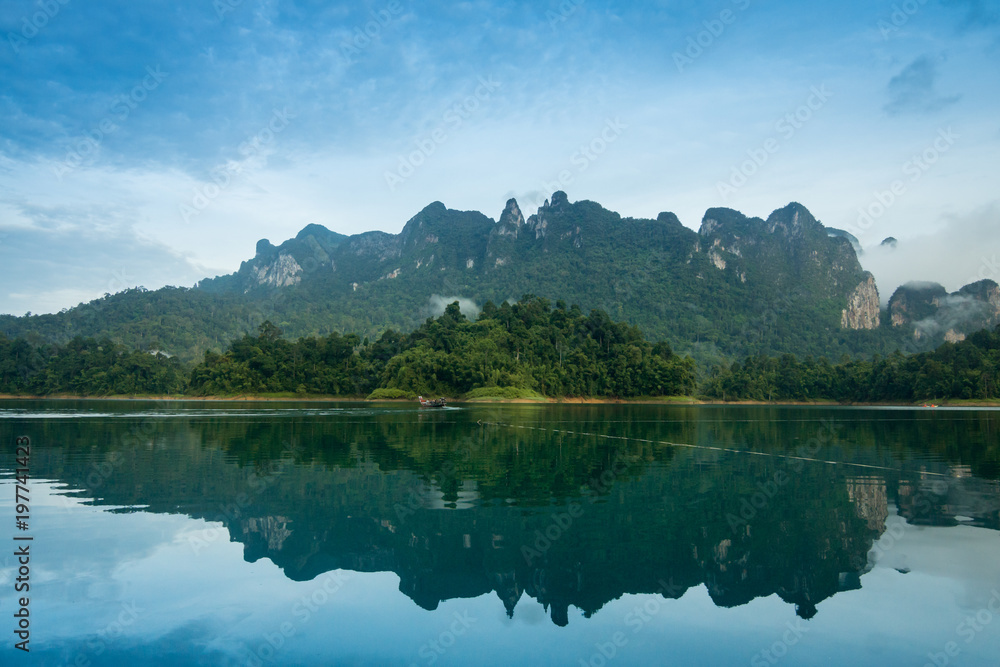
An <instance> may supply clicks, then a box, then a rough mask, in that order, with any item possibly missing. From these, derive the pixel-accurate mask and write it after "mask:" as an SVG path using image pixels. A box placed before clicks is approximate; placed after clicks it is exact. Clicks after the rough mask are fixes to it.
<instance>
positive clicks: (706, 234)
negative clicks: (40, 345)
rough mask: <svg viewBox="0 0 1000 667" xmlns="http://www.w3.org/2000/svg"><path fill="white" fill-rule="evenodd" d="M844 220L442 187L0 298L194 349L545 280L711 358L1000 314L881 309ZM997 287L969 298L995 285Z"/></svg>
mask: <svg viewBox="0 0 1000 667" xmlns="http://www.w3.org/2000/svg"><path fill="white" fill-rule="evenodd" d="M836 231H837V230H832V229H831V228H827V227H825V226H824V225H823V224H822V223H821V222H820V221H819V220H818V219H816V218H815V217H814V216H813V215H812V213H811V212H810V211H809V210H808V209H807V208H806V207H805V206H804V205H802V204H800V203H798V202H791V203H789V204H787V205H785V206H783V207H781V208H778V209H775V210H774V211H772V212H771V213H770V214H769V215H768V216H767V218H766V219H762V218H760V217H748V216H746V215H744V214H743V213H741V212H739V211H736V210H734V209H729V208H710V209H708V210H707V211H706V213H705V215H704V216H703V218H702V221H701V225H700V227H699V229H698V230H697V231H695V230H692V229H690V228H688V227H685V226H684V225H682V224H681V223H680V221H679V220H678V218H677V216H676V215H674V214H673V213H670V212H661V213H659V214H658V215H657V217H656V218H655V219H648V218H623V217H622V216H621V215H620V214H618V213H616V212H614V211H610V210H608V209H605V208H604V207H603V206H601V205H600V204H599V203H597V202H593V201H589V200H581V201H576V202H570V200H569V197H568V196H567V194H566V193H565V192H563V191H557V192H554V193H553V194H552V196H551V198H550V199H548V200H546V201H545V202H544V203H543V204H542V205H541V206H540V207H539V208H538V210H537V212H536V213H534V214H532V215H530V216H528V217H527V218H525V216H524V214H523V212H522V211H521V209H520V206H519V205H518V203H517V201H516V199H509V200H508V201H507V203H506V205H505V207H504V209H503V211H501V213H500V215H499V216H498V218H497V219H496V220H494V219H493V218H490V217H488V216H486V215H485V214H483V213H481V212H478V211H458V210H453V209H449V208H447V207H446V206H445V205H444V204H443V203H442V202H440V201H434V202H432V203H430V204H428V205H427V206H425V207H424V208H423V209H421V210H420V211H419V212H418V213H417V214H416V215H414V216H412V217H411V218H410V219H409V220H408V221H407V222H406V223H405V224H404V225H403V227H402V229H401V230H400V232H399V233H398V234H391V233H388V232H382V231H368V232H362V233H359V234H353V235H344V234H340V233H338V232H334V231H332V230H330V229H327V228H326V227H324V226H322V225H319V224H310V225H307V226H305V227H303V228H302V230H300V231H299V232H298V233H297V234H296V235H295V236H294V237H292V238H290V239H286V240H285V241H283V242H281V243H280V244H279V245H274V244H273V243H271V241H270V240H268V239H261V240H260V241H258V243H257V244H256V247H255V254H254V257H252V258H250V259H248V260H246V261H244V262H243V263H242V264H241V265H240V268H239V269H238V270H237V271H235V272H234V273H232V274H228V275H224V276H216V277H215V278H206V279H204V280H202V281H200V282H199V283H197V284H196V285H195V286H194V287H192V288H163V289H161V290H155V291H152V292H147V291H145V290H142V289H141V288H139V289H132V290H126V291H125V292H122V293H119V294H116V295H109V296H106V297H105V298H104V299H98V300H95V301H92V302H90V303H88V304H81V305H80V306H77V307H76V308H73V309H70V310H69V311H66V312H65V313H60V314H54V315H44V316H31V317H26V318H15V317H12V316H3V317H0V332H3V333H5V334H6V335H8V336H17V335H31V336H35V337H36V339H39V340H51V341H54V342H63V341H65V340H68V339H69V338H71V337H73V336H75V335H90V336H100V335H106V336H109V337H111V338H112V339H113V340H115V341H116V342H122V343H125V344H128V345H131V346H134V347H137V348H140V349H161V350H166V351H168V352H171V353H176V354H178V355H179V356H181V357H182V358H184V359H186V360H193V359H195V358H198V357H199V356H200V354H201V353H202V352H203V351H204V350H206V349H213V350H215V351H219V350H221V349H222V348H224V347H225V345H226V343H227V342H228V340H230V339H232V338H236V337H238V336H240V335H242V334H243V333H245V332H251V333H252V332H254V331H256V328H257V326H259V325H260V323H261V322H263V321H264V320H271V321H272V322H274V323H275V324H277V325H278V326H279V327H280V328H281V329H282V330H283V331H284V332H285V334H286V335H290V336H292V337H297V336H304V335H325V334H327V333H331V332H334V331H337V332H340V333H357V334H359V335H361V336H363V337H364V336H368V337H372V338H373V337H375V336H377V335H378V334H380V333H381V332H383V331H385V330H387V329H397V330H409V329H412V328H413V327H415V326H416V325H418V324H419V323H420V322H421V321H422V320H423V319H424V318H426V317H428V316H430V315H433V314H435V312H436V310H435V309H436V308H437V309H440V307H441V306H440V304H441V303H443V302H446V301H451V300H455V299H462V300H463V302H464V303H473V304H476V305H482V304H485V303H486V302H487V301H492V302H494V303H500V302H503V301H507V300H516V299H518V298H520V297H521V296H522V295H524V294H535V295H537V296H541V297H544V298H547V299H550V300H551V301H553V302H555V301H564V302H567V303H573V304H577V305H579V306H580V307H581V308H583V309H584V310H590V309H595V308H597V309H602V310H604V311H605V312H607V313H608V314H609V315H611V316H612V317H613V318H615V319H616V320H625V321H627V322H629V323H630V324H633V325H635V326H638V327H640V329H642V330H643V331H644V332H645V333H646V334H647V335H648V336H649V337H651V338H652V339H654V340H664V341H666V342H668V343H670V344H671V345H672V346H673V347H674V349H677V350H681V351H686V352H689V353H691V354H693V355H694V356H696V358H698V359H699V361H705V362H706V363H707V362H711V361H713V360H716V361H718V360H721V359H724V358H732V357H739V356H742V355H746V354H782V353H796V354H800V355H810V354H811V355H816V356H821V355H824V356H828V357H830V358H838V357H840V356H841V355H843V354H850V355H855V354H873V353H889V352H891V351H892V350H894V349H901V348H903V349H910V350H913V351H917V350H919V349H928V348H929V347H932V346H933V345H934V344H936V343H939V342H941V341H942V340H944V335H945V332H946V331H949V330H953V331H955V332H956V334H955V335H958V334H965V333H969V332H970V331H971V330H972V329H973V328H981V326H989V325H990V324H991V323H993V321H992V320H991V317H992V318H993V319H994V320H995V319H996V317H995V316H989V317H983V316H984V314H986V315H988V314H989V312H993V310H997V311H998V313H997V314H998V315H1000V309H994V308H992V307H990V308H986V309H985V310H984V309H979V311H981V312H979V311H977V312H978V314H977V316H976V317H977V318H978V319H976V318H973V319H974V320H975V321H974V322H972V324H969V323H968V322H965V323H963V322H958V323H956V324H955V325H954V326H950V327H948V328H947V329H945V330H943V331H937V329H935V328H934V327H924V329H926V330H927V331H929V332H930V333H929V334H928V335H923V336H921V337H916V338H915V337H914V336H913V330H914V329H913V327H914V326H915V324H914V322H909V321H908V322H906V323H902V324H900V325H897V326H885V325H886V324H888V323H889V320H890V317H889V315H888V313H889V312H890V310H891V308H890V309H889V310H883V309H882V308H881V307H880V305H879V295H878V287H877V285H876V284H875V280H874V278H873V277H872V275H871V274H870V273H869V272H867V271H865V270H864V269H863V267H862V266H861V264H860V262H859V261H858V257H857V253H856V252H855V249H854V247H853V245H852V243H851V241H850V239H848V238H847V237H845V236H844V235H842V234H837V233H836ZM990 282H991V281H990ZM992 284H993V285H995V283H992ZM989 290H990V287H989V285H986V286H985V287H984V288H983V289H980V290H978V291H976V290H973V291H972V292H970V293H968V294H965V295H963V298H967V299H972V300H974V301H977V302H978V301H982V302H984V303H988V302H989V299H990V298H991V297H990V294H992V292H990V291H989ZM970 312H971V311H970ZM883 314H886V317H885V318H883ZM951 315H954V312H952V313H951ZM883 319H885V323H883ZM897 319H898V318H897ZM970 321H971V320H970Z"/></svg>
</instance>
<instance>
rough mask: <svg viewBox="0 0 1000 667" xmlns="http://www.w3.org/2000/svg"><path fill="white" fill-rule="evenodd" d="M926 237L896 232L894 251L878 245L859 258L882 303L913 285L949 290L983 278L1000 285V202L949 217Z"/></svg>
mask: <svg viewBox="0 0 1000 667" xmlns="http://www.w3.org/2000/svg"><path fill="white" fill-rule="evenodd" d="M943 222H944V224H943V225H941V226H940V227H939V228H938V229H937V230H936V231H934V232H931V233H927V234H922V235H920V234H912V235H911V234H905V233H904V232H899V233H897V234H896V236H897V238H898V239H899V243H898V244H897V246H896V247H895V248H893V247H889V246H882V245H875V246H873V247H868V248H865V252H864V254H862V255H860V256H859V257H858V259H859V260H860V262H861V265H862V266H863V267H864V268H865V269H867V270H868V271H871V272H872V274H874V276H875V281H876V283H877V284H878V289H879V295H880V296H881V298H882V301H883V302H888V300H889V297H890V296H892V293H893V292H894V291H895V290H896V288H897V287H899V286H900V285H903V284H908V283H909V284H911V286H912V285H915V284H916V283H914V282H913V281H916V280H920V281H933V282H936V283H940V284H941V285H943V286H944V287H945V289H947V290H948V291H949V292H954V291H955V290H958V289H959V288H961V287H963V286H965V285H968V284H969V283H974V282H977V281H979V280H983V279H985V278H989V279H992V280H996V281H997V282H1000V239H997V234H996V229H997V224H998V223H1000V202H993V203H992V204H990V205H987V206H983V207H980V208H978V209H976V210H973V211H971V212H969V213H967V214H964V215H956V216H951V217H949V218H946V219H945V220H944V221H943Z"/></svg>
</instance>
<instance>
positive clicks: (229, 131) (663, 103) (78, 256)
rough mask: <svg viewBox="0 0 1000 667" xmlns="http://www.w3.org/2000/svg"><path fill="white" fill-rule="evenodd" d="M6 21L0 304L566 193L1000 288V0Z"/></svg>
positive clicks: (63, 13) (272, 7)
mask: <svg viewBox="0 0 1000 667" xmlns="http://www.w3.org/2000/svg"><path fill="white" fill-rule="evenodd" d="M0 36H2V40H0V120H2V122H0V261H2V263H3V264H2V266H3V269H2V271H3V273H2V276H3V279H2V280H3V281H2V283H0V312H10V313H15V314H22V313H24V312H25V311H29V310H30V311H32V312H36V313H38V312H52V311H56V310H59V309H60V308H65V307H71V306H73V305H75V304H76V303H78V302H80V301H82V300H88V299H91V298H94V297H96V296H99V295H101V294H103V293H105V292H114V291H117V290H120V289H122V288H124V287H128V286H133V285H144V286H145V287H147V288H151V289H152V288H156V287H160V286H162V285H164V284H173V285H191V284H194V283H195V282H196V281H197V280H199V279H201V278H203V277H205V276H214V275H217V274H222V273H229V272H231V271H234V270H236V269H237V268H238V266H239V262H240V261H241V260H244V259H247V258H249V257H251V256H252V255H253V252H254V245H255V243H256V241H257V240H258V239H260V238H269V239H271V240H272V241H273V242H275V243H280V242H281V241H282V240H284V239H286V238H289V237H291V236H294V235H295V233H296V232H297V231H298V230H299V229H301V228H302V227H303V226H305V225H306V224H309V223H319V224H322V225H325V226H327V227H329V228H330V229H333V230H335V231H338V232H342V233H347V234H350V233H356V232H360V231H365V230H369V229H382V230H385V231H390V232H398V231H399V230H400V229H401V228H402V226H403V224H404V223H405V221H406V220H407V219H409V218H410V217H411V216H412V215H413V214H415V213H416V212H417V211H419V210H420V209H421V208H423V207H424V206H425V205H427V204H428V203H430V202H432V201H435V200H439V201H442V202H444V203H445V204H446V205H447V206H448V207H450V208H457V209H468V210H480V211H483V212H484V213H486V214H487V215H490V216H493V217H497V216H498V215H499V214H500V211H501V210H502V208H503V205H504V202H505V201H506V199H507V198H508V197H511V196H514V197H517V198H518V200H519V202H520V203H521V205H522V208H523V209H524V210H525V213H526V214H530V213H533V212H534V210H535V209H536V208H537V206H538V205H539V204H540V203H541V201H543V200H544V198H545V197H547V196H548V195H549V194H551V192H552V191H553V190H555V189H563V190H565V191H566V192H567V193H568V194H569V197H570V199H571V200H580V199H590V200H594V201H598V202H600V203H601V204H603V205H604V206H606V207H607V208H610V209H612V210H615V211H618V212H620V213H622V214H623V215H626V216H635V217H655V216H656V215H657V214H658V213H659V212H661V211H672V212H674V213H676V214H677V215H678V216H679V217H680V219H681V221H682V222H683V223H684V224H686V225H688V226H689V227H692V228H697V227H698V225H699V224H700V221H701V217H702V215H703V214H704V212H705V209H707V208H709V207H712V206H730V207H732V208H736V209H738V210H741V211H743V212H744V213H747V214H749V215H759V216H762V217H764V216H766V215H767V214H768V213H770V212H771V211H772V210H774V209H776V208H779V207H781V206H784V205H785V204H787V203H788V202H789V201H799V202H801V203H803V204H805V205H806V206H807V207H808V208H809V209H810V210H811V211H812V212H813V213H814V214H815V215H816V216H817V217H818V218H819V219H820V220H821V221H822V222H823V223H824V224H826V225H828V226H834V227H841V228H849V229H852V230H853V231H854V232H855V233H856V234H857V235H858V236H859V238H860V239H861V242H862V244H863V245H864V246H866V247H869V250H868V251H867V252H866V253H865V256H864V257H863V259H862V263H863V264H864V265H865V266H866V268H869V269H871V270H872V271H873V272H875V274H876V278H877V280H878V283H879V287H880V291H881V293H882V296H883V299H886V298H888V296H889V295H890V294H891V291H892V289H894V287H895V286H896V285H898V284H900V283H901V282H905V281H907V280H913V279H928V280H937V281H939V282H942V283H943V284H945V286H946V287H948V288H949V289H957V288H958V287H960V286H961V285H963V284H965V283H967V282H970V281H971V280H972V279H975V278H977V277H992V278H994V279H1000V267H998V266H997V263H996V256H997V254H1000V247H998V246H1000V234H997V229H998V222H1000V204H998V197H1000V195H998V192H997V164H996V158H997V156H998V154H1000V150H998V149H1000V114H998V113H997V110H998V109H1000V85H998V84H1000V66H998V65H997V63H1000V2H997V1H996V0H993V1H978V0H963V1H959V0H924V1H923V2H922V1H921V0H907V1H906V2H859V1H851V0H848V1H847V2H841V3H818V4H813V3H801V2H798V3H792V2H779V1H771V2H765V1H763V0H713V1H711V2H698V3H695V2H677V1H672V2H630V3H615V2H599V1H597V0H563V1H562V2H556V1H554V0H552V1H546V0H542V1H541V2H534V3H520V2H506V3H500V2H491V1H488V0H483V1H472V2H460V3H447V4H446V3H415V2H406V1H405V0H375V1H373V2H358V3H352V4H338V3H327V2H318V1H297V2H279V1H277V0H274V1H268V0H215V1H214V2H213V1H212V0H199V1H198V2H189V1H185V0H173V1H171V2H159V1H157V0H148V1H146V2H142V3H136V2H115V1H111V0H93V1H89V2H83V1H82V0H8V1H6V2H4V3H3V4H2V5H0ZM862 212H867V216H865V215H862ZM890 235H891V236H895V237H896V238H898V239H899V240H900V244H899V246H898V247H897V249H896V251H895V252H892V253H889V252H886V251H883V250H880V249H879V248H878V243H879V242H880V241H881V240H882V239H883V238H885V237H887V236H890Z"/></svg>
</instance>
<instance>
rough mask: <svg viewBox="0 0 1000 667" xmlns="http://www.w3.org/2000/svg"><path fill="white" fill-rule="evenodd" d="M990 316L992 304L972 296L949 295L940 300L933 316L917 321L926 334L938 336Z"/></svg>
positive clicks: (916, 325)
mask: <svg viewBox="0 0 1000 667" xmlns="http://www.w3.org/2000/svg"><path fill="white" fill-rule="evenodd" d="M989 316H990V305H989V304H988V303H986V302H984V301H980V300H978V299H975V298H973V297H971V296H961V295H957V294H956V295H949V296H946V297H944V298H942V299H940V301H939V306H938V311H937V312H936V313H935V314H934V315H933V316H931V317H928V318H925V319H922V320H920V321H919V322H915V323H914V326H915V327H916V329H917V331H919V332H920V333H921V335H924V336H932V337H933V336H938V335H940V334H943V333H945V332H947V331H949V330H952V329H962V328H965V327H963V326H962V325H968V324H970V323H971V322H973V321H976V320H985V319H987V318H988V317H989Z"/></svg>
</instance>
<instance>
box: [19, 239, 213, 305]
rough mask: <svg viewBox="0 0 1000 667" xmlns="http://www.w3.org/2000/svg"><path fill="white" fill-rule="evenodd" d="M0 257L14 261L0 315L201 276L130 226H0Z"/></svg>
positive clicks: (188, 282) (189, 282)
mask: <svg viewBox="0 0 1000 667" xmlns="http://www.w3.org/2000/svg"><path fill="white" fill-rule="evenodd" d="M0 236H2V237H3V243H2V244H0V261H3V262H4V263H6V264H11V263H14V260H15V258H16V265H17V270H16V271H11V272H9V273H8V274H7V275H6V276H5V278H4V280H3V284H2V289H0V313H10V314H15V315H21V314H23V313H25V312H26V311H31V312H33V313H35V314H39V313H52V312H56V311H58V310H60V309H63V308H70V307H73V306H75V305H77V304H79V303H82V302H86V301H90V300H91V299H96V298H99V297H100V296H102V295H103V294H105V293H107V292H110V293H114V292H119V291H121V290H123V289H126V288H129V287H137V286H140V285H144V286H148V287H150V288H155V287H160V286H162V285H165V284H174V285H177V284H178V283H180V284H181V285H192V284H194V283H195V282H196V281H197V280H199V279H200V278H202V277H203V276H204V274H205V270H204V269H199V268H198V267H195V266H192V264H191V263H190V262H189V261H187V260H186V259H185V258H184V257H182V256H180V255H179V254H178V253H176V252H174V251H172V250H170V249H169V248H167V247H165V246H163V245H161V244H158V243H154V242H150V241H148V240H143V239H141V238H139V237H138V236H137V235H136V234H135V233H134V232H132V231H131V230H128V229H125V230H114V231H110V230H108V231H105V232H104V233H94V229H93V228H92V227H79V228H78V227H72V226H65V227H62V228H59V229H57V230H53V229H46V228H0Z"/></svg>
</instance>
